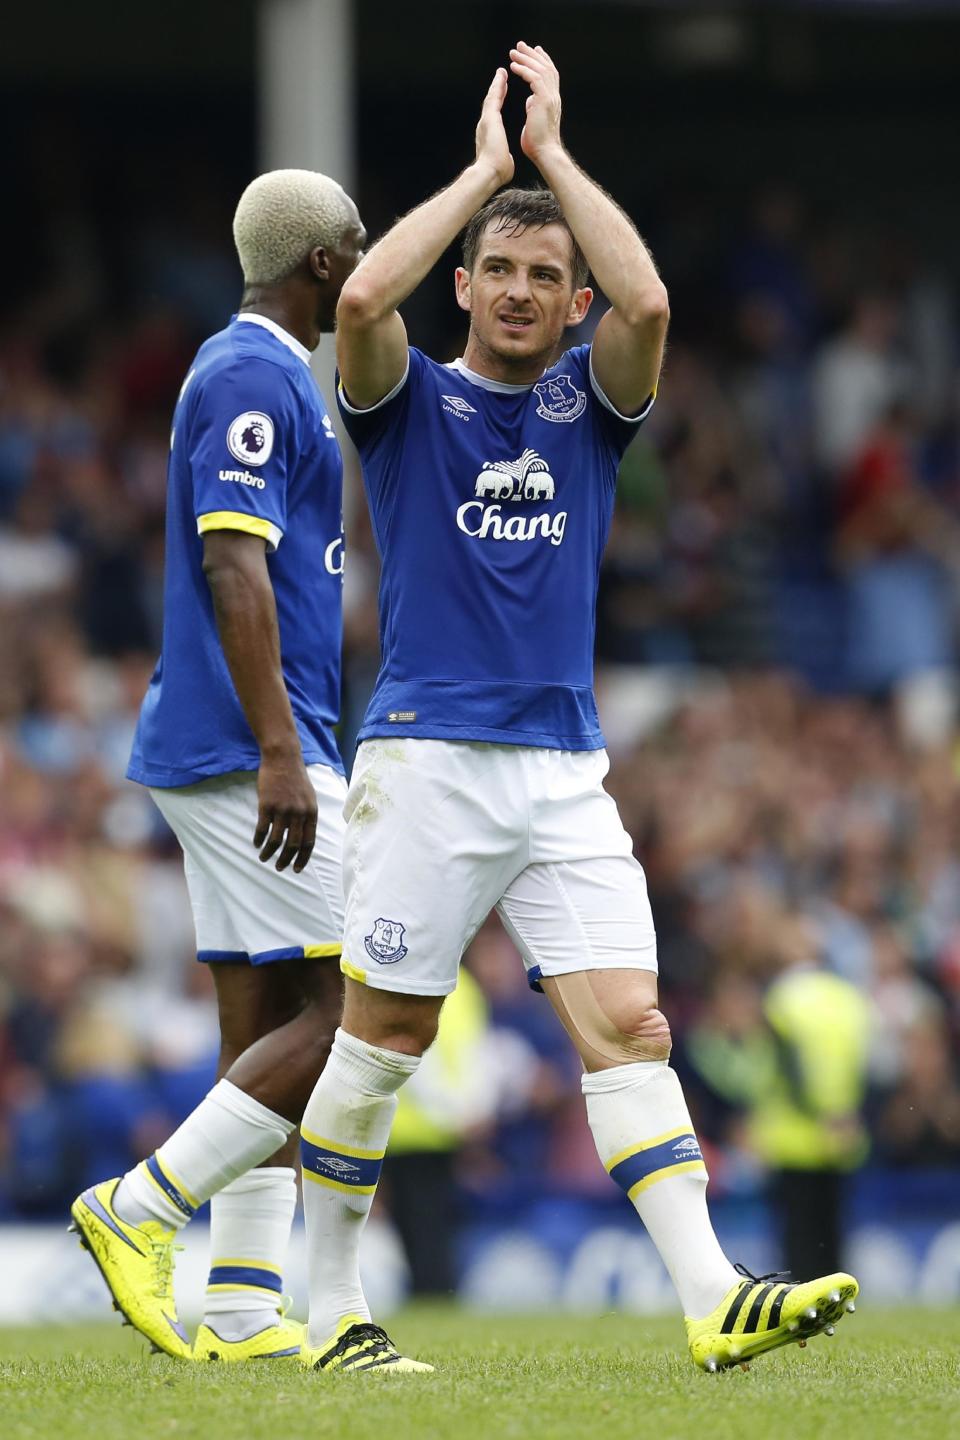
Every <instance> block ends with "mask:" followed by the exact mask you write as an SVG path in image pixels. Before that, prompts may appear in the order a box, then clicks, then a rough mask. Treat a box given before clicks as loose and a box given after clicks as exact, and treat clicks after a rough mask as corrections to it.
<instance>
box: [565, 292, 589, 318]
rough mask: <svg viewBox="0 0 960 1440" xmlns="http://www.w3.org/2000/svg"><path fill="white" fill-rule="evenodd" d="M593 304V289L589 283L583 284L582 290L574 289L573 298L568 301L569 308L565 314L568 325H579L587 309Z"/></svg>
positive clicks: (585, 315)
mask: <svg viewBox="0 0 960 1440" xmlns="http://www.w3.org/2000/svg"><path fill="white" fill-rule="evenodd" d="M592 304H593V291H592V290H591V289H590V286H589V285H584V287H583V289H582V290H574V292H573V298H572V300H571V301H570V310H569V312H568V314H567V324H568V325H579V324H580V323H581V322H582V321H584V320H585V319H586V318H587V311H588V310H589V309H590V306H591V305H592Z"/></svg>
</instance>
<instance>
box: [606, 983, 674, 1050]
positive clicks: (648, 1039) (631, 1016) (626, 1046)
mask: <svg viewBox="0 0 960 1440" xmlns="http://www.w3.org/2000/svg"><path fill="white" fill-rule="evenodd" d="M608 1018H609V1020H610V1024H611V1026H612V1027H613V1030H614V1032H615V1033H614V1035H613V1036H612V1037H611V1038H612V1039H613V1041H614V1045H615V1048H617V1049H619V1050H620V1052H621V1054H622V1056H623V1058H622V1060H621V1061H620V1063H621V1064H625V1065H629V1064H632V1063H635V1062H636V1061H639V1060H668V1059H669V1058H670V1050H671V1047H672V1044H673V1040H672V1038H671V1035H670V1026H669V1024H668V1023H667V1017H666V1016H665V1015H664V1014H663V1012H662V1011H661V1010H658V1009H657V1007H656V1005H655V1004H653V1005H651V1004H650V1003H648V1002H647V1001H646V1000H645V999H644V997H643V996H636V997H629V996H627V997H625V998H624V999H623V1000H622V1001H620V1002H618V1003H617V1004H616V1005H615V1006H613V1007H612V1008H611V1012H610V1014H609V1016H608Z"/></svg>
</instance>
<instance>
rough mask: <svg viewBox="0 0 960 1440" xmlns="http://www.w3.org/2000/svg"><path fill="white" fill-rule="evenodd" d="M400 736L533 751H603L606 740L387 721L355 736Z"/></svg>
mask: <svg viewBox="0 0 960 1440" xmlns="http://www.w3.org/2000/svg"><path fill="white" fill-rule="evenodd" d="M391 736H399V737H400V738H402V739H404V740H466V741H470V740H475V741H477V742H478V743H481V744H489V745H515V746H517V747H518V748H521V749H522V748H524V747H526V746H530V747H532V748H533V749H535V750H603V749H605V748H606V743H607V742H606V740H605V739H604V738H603V735H602V734H601V733H600V731H599V730H598V731H596V732H595V733H594V734H592V735H548V734H545V733H538V732H536V731H533V732H531V731H529V730H500V729H495V728H492V727H490V726H484V725H394V724H391V723H390V721H389V720H373V721H371V722H370V724H369V725H364V726H363V727H362V729H361V730H360V733H359V735H358V736H357V741H358V743H360V742H362V741H364V740H385V739H389V738H390V737H391Z"/></svg>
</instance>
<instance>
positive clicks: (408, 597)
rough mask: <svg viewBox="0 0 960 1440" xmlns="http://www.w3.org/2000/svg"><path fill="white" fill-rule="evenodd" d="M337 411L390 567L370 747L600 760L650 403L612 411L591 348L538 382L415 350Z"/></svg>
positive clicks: (384, 585)
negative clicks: (601, 601) (633, 472)
mask: <svg viewBox="0 0 960 1440" xmlns="http://www.w3.org/2000/svg"><path fill="white" fill-rule="evenodd" d="M337 398H338V403H339V405H340V409H341V412H342V414H343V418H344V423H345V425H346V427H347V430H348V431H349V433H350V435H351V437H352V439H353V440H354V442H355V444H356V446H357V449H358V450H359V452H360V458H361V461H362V465H363V478H364V483H365V485H366V488H367V495H368V498H369V502H370V511H371V515H372V517H373V526H374V533H375V535H376V539H377V544H378V546H379V549H380V554H381V559H382V562H383V564H382V572H381V580H380V647H381V669H380V675H379V678H378V680H377V685H376V689H375V691H374V694H373V698H372V699H371V701H370V705H369V707H368V709H367V713H366V717H365V719H364V723H363V727H362V729H361V731H360V739H361V740H366V739H369V738H370V737H372V736H375V735H380V736H383V735H398V734H399V735H406V736H411V737H419V738H424V739H425V738H431V739H440V740H486V741H494V742H500V743H503V744H510V745H535V746H545V747H548V748H550V749H559V750H595V749H599V748H600V747H602V745H603V736H602V734H601V732H600V725H599V720H598V717H597V707H596V702H595V700H594V695H593V646H594V628H595V617H596V599H597V577H598V574H599V569H600V557H601V556H602V554H603V549H604V546H605V545H606V543H607V535H608V533H609V529H610V522H611V519H612V516H613V505H614V488H615V485H616V478H617V469H618V467H619V464H620V459H621V457H622V455H623V452H624V450H625V449H626V447H627V445H628V444H629V443H630V441H631V440H632V438H633V436H634V435H635V434H636V432H637V427H638V426H639V424H640V423H641V421H642V420H644V419H645V418H646V416H647V414H648V413H649V411H650V408H651V406H652V404H653V397H652V396H651V397H650V400H649V401H648V403H647V405H646V406H645V407H644V409H643V410H642V412H641V413H640V414H639V415H637V416H635V417H633V418H628V417H625V416H623V415H620V414H618V412H617V411H616V410H615V409H614V407H613V405H612V404H611V403H610V401H609V400H608V399H607V398H606V396H605V395H604V394H603V392H602V391H601V389H600V388H599V385H598V384H597V382H596V380H595V378H594V376H593V371H592V367H591V363H590V347H589V346H588V345H583V346H580V347H579V348H578V349H575V350H568V351H567V353H566V354H565V355H564V356H563V357H562V358H561V359H560V360H559V361H558V363H557V364H556V365H554V366H553V367H552V368H551V369H550V370H548V371H547V372H546V374H545V375H544V376H543V377H542V378H541V379H540V380H539V381H537V383H536V384H535V385H506V384H502V383H500V382H498V381H495V380H489V379H487V378H486V377H485V376H482V375H477V374H476V373H475V372H473V371H471V370H469V369H467V367H466V366H465V365H464V364H463V362H462V361H459V360H458V361H454V362H453V364H452V365H438V364H436V363H435V362H434V361H433V360H429V359H428V358H427V357H426V356H425V355H423V354H422V353H421V352H420V351H419V350H416V349H411V350H410V361H409V367H408V370H407V373H406V375H405V376H404V379H403V380H402V382H401V383H400V384H399V385H398V386H397V387H396V389H395V390H394V391H393V392H392V393H391V394H390V395H388V396H386V398H385V399H384V400H382V401H381V402H380V404H379V405H376V406H374V407H373V408H372V409H370V410H357V409H355V408H354V407H353V406H351V404H350V402H349V397H348V396H346V395H344V393H343V388H342V386H341V387H340V389H339V391H338V396H337ZM374 933H375V932H374ZM374 943H375V942H374V940H373V939H370V940H368V942H367V948H368V951H369V952H370V953H371V954H373V951H372V950H371V949H370V947H371V946H372V945H374ZM374 958H376V956H374Z"/></svg>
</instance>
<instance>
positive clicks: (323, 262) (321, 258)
mask: <svg viewBox="0 0 960 1440" xmlns="http://www.w3.org/2000/svg"><path fill="white" fill-rule="evenodd" d="M307 264H308V265H309V267H310V274H311V275H312V276H313V277H314V279H315V280H329V279H330V261H329V260H328V258H327V252H326V250H324V248H323V246H322V245H315V246H314V247H313V249H312V250H311V251H310V254H309V255H308V256H307Z"/></svg>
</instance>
